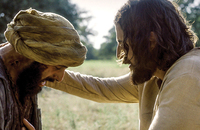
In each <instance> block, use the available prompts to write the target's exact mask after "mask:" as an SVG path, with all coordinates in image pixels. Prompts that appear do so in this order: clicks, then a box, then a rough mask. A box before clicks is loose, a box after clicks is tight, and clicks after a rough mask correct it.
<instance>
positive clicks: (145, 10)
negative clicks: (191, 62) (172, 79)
mask: <svg viewBox="0 0 200 130" xmlns="http://www.w3.org/2000/svg"><path fill="white" fill-rule="evenodd" d="M115 24H119V25H120V26H121V28H122V30H123V33H124V39H123V41H124V49H125V52H128V50H129V48H128V45H127V41H129V43H130V44H131V47H132V50H133V53H134V58H135V63H136V64H135V66H139V65H142V66H144V67H146V68H149V67H148V66H147V65H146V63H147V61H149V60H153V61H155V63H156V64H157V67H158V68H159V69H161V70H164V71H165V70H167V69H168V68H169V67H170V66H171V65H172V64H173V63H174V62H175V61H176V60H177V59H178V58H180V57H181V56H183V55H184V54H186V53H187V52H189V51H190V50H191V49H193V48H194V45H195V43H196V41H197V39H198V38H197V36H196V35H195V33H194V32H193V31H192V30H191V26H190V25H189V24H188V22H187V21H186V19H185V18H184V17H183V15H182V14H181V12H180V11H179V10H178V6H177V5H176V4H175V3H173V2H170V1H168V0H140V1H138V0H129V1H128V2H127V3H126V4H125V5H124V6H123V7H122V8H121V9H120V10H119V11H118V13H117V15H116V17H115ZM151 32H154V34H155V36H156V43H157V44H156V46H155V48H154V49H153V50H151V49H150V46H151V44H150V41H149V37H150V33H151ZM122 58H126V54H125V55H124V57H122Z"/></svg>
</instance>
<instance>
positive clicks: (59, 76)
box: [53, 69, 65, 82]
mask: <svg viewBox="0 0 200 130" xmlns="http://www.w3.org/2000/svg"><path fill="white" fill-rule="evenodd" d="M64 76H65V69H63V70H60V71H58V72H56V73H54V75H53V78H54V79H55V80H56V81H58V82H61V81H62V80H63V78H64Z"/></svg>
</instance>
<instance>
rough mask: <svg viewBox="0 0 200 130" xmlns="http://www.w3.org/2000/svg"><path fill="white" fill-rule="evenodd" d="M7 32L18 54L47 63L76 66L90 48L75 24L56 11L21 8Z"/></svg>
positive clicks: (9, 40) (6, 35)
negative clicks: (82, 40)
mask: <svg viewBox="0 0 200 130" xmlns="http://www.w3.org/2000/svg"><path fill="white" fill-rule="evenodd" d="M4 35H5V37H6V40H7V41H8V42H9V43H10V44H12V46H13V47H14V48H15V50H16V51H17V52H18V53H20V54H21V55H23V56H25V57H27V58H29V59H33V60H35V61H37V62H39V63H42V64H45V65H62V66H66V67H74V66H78V65H81V64H82V63H83V62H84V60H85V58H86V52H87V49H86V47H85V46H84V45H83V44H82V43H81V42H80V37H79V35H78V33H77V31H76V30H75V29H74V27H73V25H72V24H71V23H70V22H69V21H68V20H67V19H66V18H64V17H62V16H60V15H58V14H55V13H50V12H49V13H48V12H46V13H44V12H40V11H37V10H35V9H28V10H21V11H19V12H18V13H17V14H16V16H15V17H14V19H13V20H12V21H11V22H10V23H9V24H8V25H7V29H6V31H5V32H4Z"/></svg>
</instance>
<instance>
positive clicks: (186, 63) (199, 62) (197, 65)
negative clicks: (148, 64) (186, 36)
mask: <svg viewBox="0 0 200 130" xmlns="http://www.w3.org/2000/svg"><path fill="white" fill-rule="evenodd" d="M183 75H188V76H189V75H190V76H193V77H197V78H198V77H200V48H195V49H193V50H191V51H190V52H188V53H187V54H186V55H184V56H182V57H181V58H180V59H178V60H177V61H176V62H175V63H174V64H173V65H172V66H171V67H170V68H169V70H168V71H167V72H166V74H165V77H164V80H163V81H166V80H168V81H171V80H172V79H174V78H177V77H181V76H183Z"/></svg>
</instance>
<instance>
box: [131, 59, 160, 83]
mask: <svg viewBox="0 0 200 130" xmlns="http://www.w3.org/2000/svg"><path fill="white" fill-rule="evenodd" d="M156 69H157V64H156V63H155V62H153V61H150V60H149V61H147V63H146V65H137V66H134V68H132V70H131V73H132V75H131V81H132V83H133V84H134V85H139V84H143V83H144V82H146V81H148V80H150V79H151V77H152V76H153V74H154V73H155V71H156Z"/></svg>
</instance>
